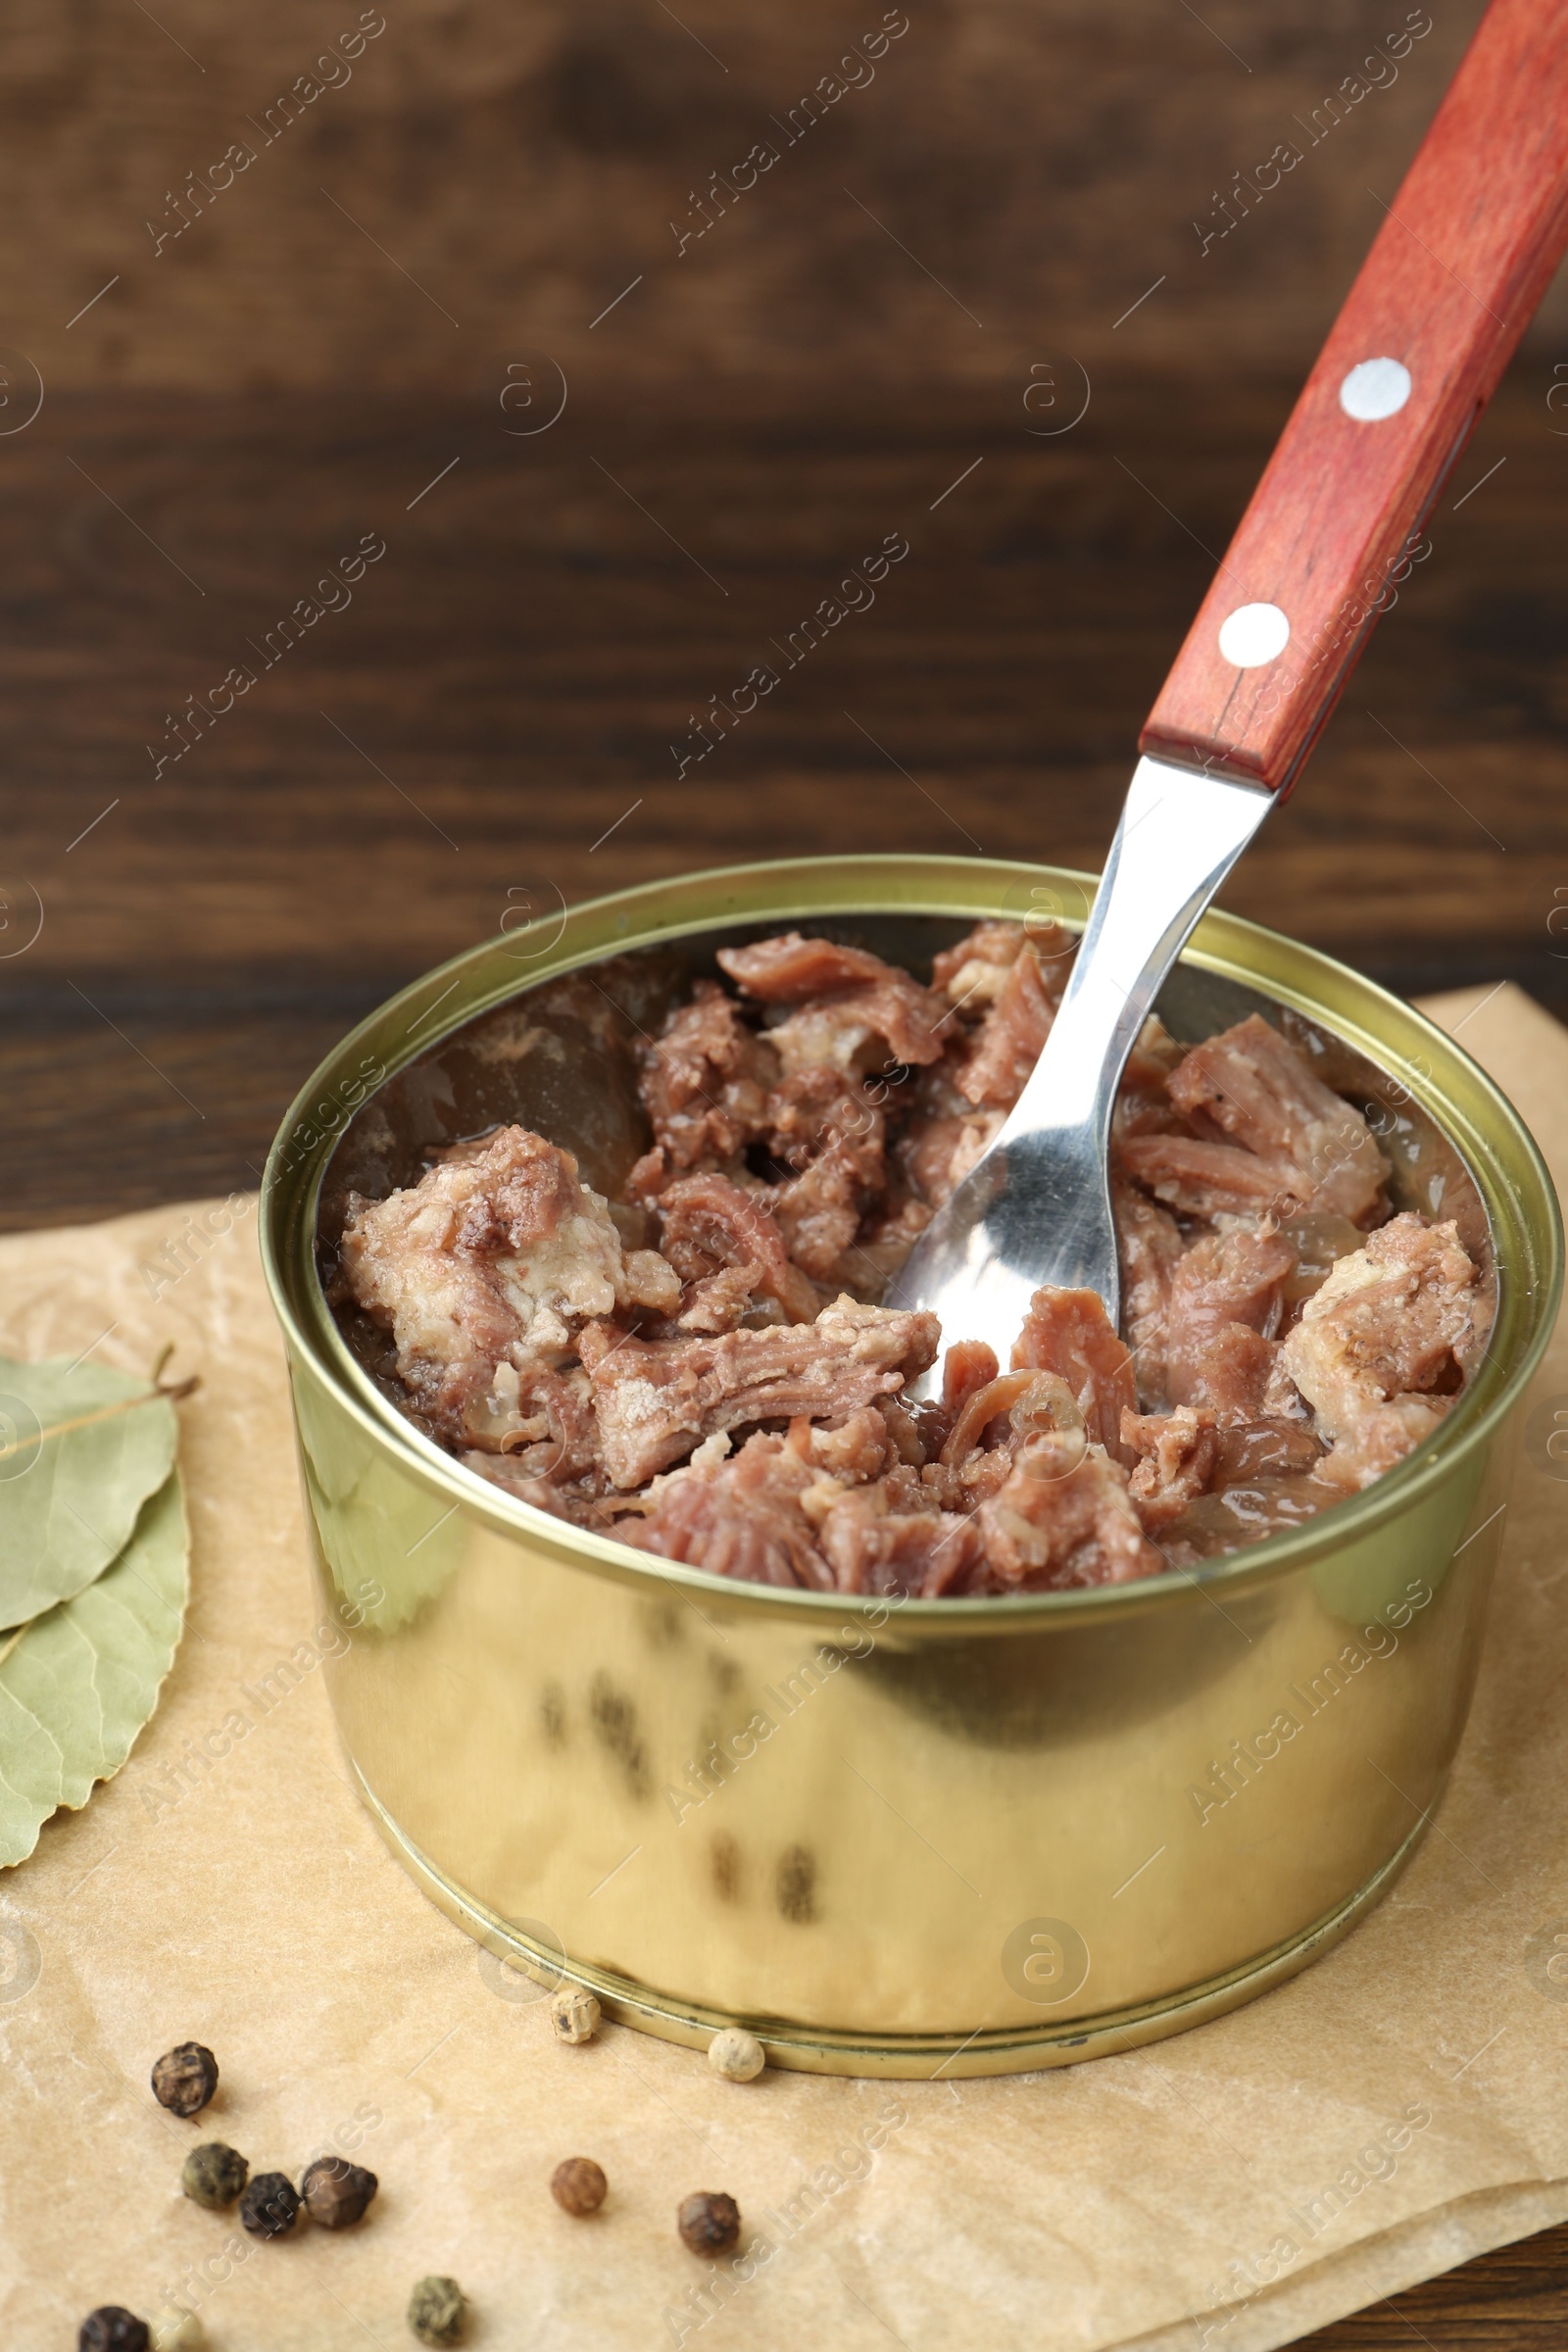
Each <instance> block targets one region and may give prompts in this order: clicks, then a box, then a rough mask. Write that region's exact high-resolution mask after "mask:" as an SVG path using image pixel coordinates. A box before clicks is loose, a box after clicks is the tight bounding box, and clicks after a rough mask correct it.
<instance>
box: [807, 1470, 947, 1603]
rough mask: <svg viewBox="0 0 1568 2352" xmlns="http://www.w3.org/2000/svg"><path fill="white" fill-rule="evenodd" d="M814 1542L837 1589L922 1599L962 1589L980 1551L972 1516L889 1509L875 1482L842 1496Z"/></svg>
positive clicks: (879, 1487)
mask: <svg viewBox="0 0 1568 2352" xmlns="http://www.w3.org/2000/svg"><path fill="white" fill-rule="evenodd" d="M818 1542H819V1544H820V1545H821V1549H822V1554H823V1557H824V1558H825V1559H826V1560H827V1562H828V1564H829V1566H830V1567H831V1568H832V1570H833V1576H834V1581H835V1583H836V1584H837V1586H838V1589H839V1591H840V1592H841V1593H905V1594H910V1595H914V1596H916V1597H918V1598H919V1599H921V1600H936V1599H939V1598H940V1597H941V1595H942V1594H943V1593H951V1592H954V1591H956V1590H961V1589H962V1588H963V1586H964V1584H965V1583H966V1582H967V1580H968V1578H969V1577H970V1575H971V1574H972V1573H973V1571H974V1569H975V1567H976V1566H977V1564H978V1562H979V1556H980V1530H979V1527H978V1526H977V1525H976V1523H975V1521H974V1520H973V1519H972V1518H965V1517H964V1516H962V1515H961V1514H959V1513H956V1512H950V1511H934V1510H924V1511H922V1510H915V1511H900V1510H895V1509H890V1508H889V1495H888V1492H887V1489H886V1488H885V1487H884V1486H880V1485H879V1486H874V1487H862V1488H858V1489H855V1490H852V1491H851V1492H850V1493H848V1494H846V1495H843V1496H841V1497H840V1498H839V1499H838V1500H837V1501H836V1502H835V1503H834V1504H833V1506H832V1508H831V1509H830V1510H829V1511H828V1513H827V1515H826V1517H825V1518H824V1519H823V1521H822V1527H821V1534H820V1536H819V1538H818Z"/></svg>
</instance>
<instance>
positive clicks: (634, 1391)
mask: <svg viewBox="0 0 1568 2352" xmlns="http://www.w3.org/2000/svg"><path fill="white" fill-rule="evenodd" d="M937 1333H938V1325H937V1319H936V1317H935V1315H930V1314H900V1313H897V1312H895V1311H893V1310H891V1309H887V1308H883V1307H879V1306H860V1305H858V1303H857V1302H856V1300H855V1299H838V1300H836V1301H835V1303H834V1304H833V1305H832V1306H827V1307H824V1308H823V1310H822V1312H821V1314H820V1315H818V1317H817V1319H816V1321H815V1322H814V1323H810V1324H786V1325H780V1326H779V1327H777V1328H776V1329H774V1330H771V1331H730V1332H724V1333H723V1334H721V1335H720V1336H719V1337H718V1338H716V1339H701V1338H699V1339H691V1340H662V1341H652V1342H650V1341H646V1340H636V1339H629V1338H627V1337H626V1336H625V1334H623V1333H621V1332H617V1331H616V1330H615V1328H614V1326H613V1324H608V1323H595V1324H591V1325H590V1326H589V1328H588V1329H587V1330H586V1331H585V1332H584V1333H583V1335H582V1341H581V1348H582V1360H583V1363H584V1364H585V1365H586V1367H587V1370H588V1376H589V1379H590V1380H591V1382H592V1383H593V1394H594V1408H595V1410H596V1412H597V1413H598V1416H599V1434H600V1441H601V1445H602V1448H603V1458H604V1465H605V1468H606V1470H607V1471H608V1472H609V1474H610V1477H611V1479H612V1481H613V1484H614V1485H615V1486H617V1487H620V1488H622V1489H627V1488H631V1487H640V1486H642V1485H643V1484H644V1482H645V1481H646V1480H648V1479H650V1478H652V1477H653V1476H654V1474H655V1473H656V1472H657V1471H660V1470H667V1469H668V1468H669V1466H670V1464H671V1463H672V1462H677V1461H679V1460H680V1459H681V1457H682V1455H683V1454H687V1453H689V1452H690V1451H691V1449H692V1447H693V1446H695V1445H696V1444H698V1442H699V1441H700V1440H702V1439H704V1438H708V1437H711V1436H712V1435H713V1434H714V1432H715V1431H726V1432H727V1431H729V1430H733V1429H740V1428H743V1427H745V1426H746V1425H747V1424H748V1423H750V1422H757V1421H772V1420H785V1419H793V1418H794V1417H795V1416H796V1415H797V1414H799V1415H802V1416H804V1417H805V1418H806V1419H808V1420H812V1421H830V1420H837V1419H840V1418H842V1416H843V1415H844V1414H846V1413H849V1412H853V1411H854V1410H855V1409H856V1407H857V1406H858V1405H863V1404H869V1403H870V1401H871V1399H872V1398H873V1397H889V1396H893V1395H895V1394H896V1393H897V1391H898V1390H899V1389H901V1388H902V1387H903V1386H904V1384H905V1382H906V1381H907V1380H908V1379H911V1378H912V1377H913V1376H914V1375H915V1374H916V1373H918V1372H923V1371H924V1370H925V1368H926V1366H927V1365H928V1364H929V1363H931V1362H932V1361H933V1359H934V1358H935V1355H936V1351H937Z"/></svg>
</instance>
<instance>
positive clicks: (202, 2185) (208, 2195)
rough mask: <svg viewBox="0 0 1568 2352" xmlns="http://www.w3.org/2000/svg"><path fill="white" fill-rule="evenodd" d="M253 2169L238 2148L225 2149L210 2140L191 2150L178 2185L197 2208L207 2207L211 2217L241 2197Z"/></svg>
mask: <svg viewBox="0 0 1568 2352" xmlns="http://www.w3.org/2000/svg"><path fill="white" fill-rule="evenodd" d="M250 2169H251V2168H250V2166H249V2165H248V2164H247V2163H246V2161H245V2159H244V2157H243V2156H242V2155H241V2154H240V2152H239V2150H238V2148H225V2147H224V2145H223V2143H222V2141H221V2139H208V2140H204V2141H203V2142H202V2144H201V2146H200V2147H199V2148H192V2150H191V2152H190V2154H189V2155H188V2156H187V2157H186V2159H185V2161H184V2163H183V2165H181V2167H180V2173H179V2185H180V2187H181V2188H182V2189H183V2190H184V2191H185V2194H186V2196H187V2197H189V2198H190V2199H191V2200H192V2202H193V2203H194V2204H197V2205H205V2206H206V2208H207V2210H208V2212H209V2213H221V2211H222V2209H223V2207H224V2206H225V2205H232V2204H233V2202H234V2199H235V2198H236V2197H237V2196H238V2195H239V2194H240V2192H241V2190H242V2189H243V2188H244V2186H245V2182H246V2180H248V2179H249V2177H250Z"/></svg>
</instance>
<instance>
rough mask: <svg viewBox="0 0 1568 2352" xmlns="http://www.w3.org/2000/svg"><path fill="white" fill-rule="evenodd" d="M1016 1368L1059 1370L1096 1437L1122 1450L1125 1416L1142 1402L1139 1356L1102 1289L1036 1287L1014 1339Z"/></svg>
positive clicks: (1108, 1448) (1110, 1449)
mask: <svg viewBox="0 0 1568 2352" xmlns="http://www.w3.org/2000/svg"><path fill="white" fill-rule="evenodd" d="M1012 1363H1013V1369H1014V1371H1025V1370H1027V1371H1036V1372H1056V1373H1059V1374H1060V1375H1061V1377H1062V1379H1063V1380H1065V1382H1066V1383H1067V1386H1068V1388H1069V1390H1070V1391H1071V1393H1072V1395H1073V1396H1074V1397H1076V1398H1077V1400H1078V1409H1079V1411H1080V1412H1081V1413H1082V1414H1083V1417H1084V1426H1085V1427H1086V1429H1087V1430H1088V1432H1089V1435H1090V1437H1091V1438H1092V1439H1093V1440H1094V1441H1095V1443H1096V1444H1097V1445H1099V1446H1103V1447H1104V1449H1105V1451H1106V1452H1107V1453H1111V1454H1119V1453H1120V1451H1121V1445H1122V1437H1121V1417H1122V1414H1123V1413H1124V1412H1131V1411H1133V1410H1134V1409H1135V1408H1136V1406H1137V1403H1138V1390H1137V1386H1136V1384H1135V1382H1134V1379H1133V1359H1132V1357H1131V1356H1130V1355H1129V1353H1128V1352H1127V1349H1126V1348H1125V1347H1124V1346H1123V1344H1122V1342H1121V1341H1120V1340H1119V1339H1118V1338H1117V1336H1116V1334H1115V1332H1114V1330H1113V1329H1112V1328H1111V1324H1110V1320H1109V1318H1108V1317H1107V1315H1106V1313H1105V1302H1104V1300H1103V1299H1102V1298H1101V1297H1100V1295H1099V1293H1098V1292H1096V1291H1063V1290H1055V1289H1053V1288H1051V1287H1049V1286H1048V1287H1047V1288H1046V1289H1044V1290H1039V1291H1036V1293H1035V1295H1034V1297H1033V1298H1032V1299H1030V1301H1029V1312H1028V1315H1027V1316H1026V1317H1025V1320H1024V1326H1023V1329H1022V1331H1020V1333H1019V1334H1018V1337H1017V1339H1016V1340H1015V1341H1014V1342H1013V1348H1012Z"/></svg>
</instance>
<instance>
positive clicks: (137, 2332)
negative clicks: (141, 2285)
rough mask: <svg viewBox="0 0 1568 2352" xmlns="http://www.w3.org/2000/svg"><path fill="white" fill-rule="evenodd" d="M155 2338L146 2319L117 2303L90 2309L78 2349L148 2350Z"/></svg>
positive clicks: (92, 2351)
mask: <svg viewBox="0 0 1568 2352" xmlns="http://www.w3.org/2000/svg"><path fill="white" fill-rule="evenodd" d="M152 2340H153V2339H152V2337H151V2336H150V2335H149V2334H148V2332H147V2323H146V2321H145V2320H138V2319H137V2317H136V2314H135V2313H134V2312H133V2311H125V2310H124V2309H123V2307H122V2306H121V2305H120V2304H118V2303H104V2304H101V2305H100V2306H99V2308H98V2309H97V2310H96V2311H89V2312H88V2314H87V2317H86V2318H85V2319H84V2320H83V2321H82V2323H81V2332H80V2334H79V2335H78V2336H77V2338H76V2345H77V2352H149V2347H150V2345H151V2343H152Z"/></svg>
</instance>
